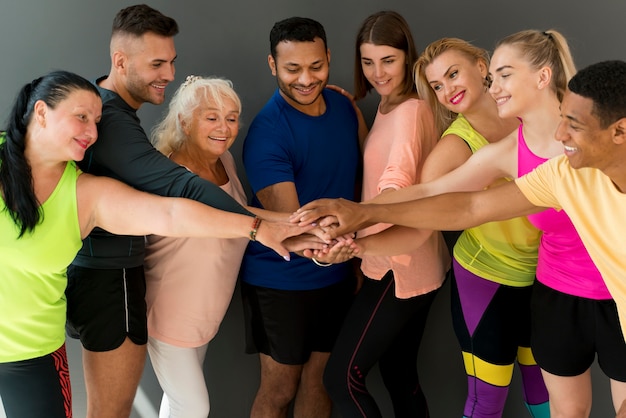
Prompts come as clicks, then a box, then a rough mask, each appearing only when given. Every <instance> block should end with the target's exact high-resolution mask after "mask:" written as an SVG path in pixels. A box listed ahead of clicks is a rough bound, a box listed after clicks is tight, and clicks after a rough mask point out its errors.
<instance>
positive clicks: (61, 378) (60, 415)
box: [0, 344, 72, 418]
mask: <svg viewBox="0 0 626 418" xmlns="http://www.w3.org/2000/svg"><path fill="white" fill-rule="evenodd" d="M0 396H2V403H3V404H4V410H5V412H6V415H7V418H33V417H46V418H71V417H72V389H71V385H70V374H69V369H68V367H67V353H66V351H65V344H63V345H62V346H61V347H60V348H59V349H58V350H56V351H55V352H53V353H51V354H48V355H46V356H43V357H37V358H34V359H29V360H22V361H14V362H10V363H0Z"/></svg>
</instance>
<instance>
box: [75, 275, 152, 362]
mask: <svg viewBox="0 0 626 418" xmlns="http://www.w3.org/2000/svg"><path fill="white" fill-rule="evenodd" d="M67 277H68V285H67V290H66V291H65V294H66V296H67V324H66V330H67V333H68V335H69V336H71V337H73V338H80V341H81V343H82V344H83V347H85V348H86V349H87V350H89V351H110V350H114V349H116V348H118V347H119V346H120V345H122V343H123V342H124V340H125V339H126V337H128V338H130V340H131V341H132V342H133V343H135V344H138V345H143V344H146V343H147V342H148V326H147V320H146V299H145V297H146V278H145V276H144V272H143V266H139V267H132V268H125V269H90V268H84V267H79V266H74V265H71V266H70V267H68V269H67Z"/></svg>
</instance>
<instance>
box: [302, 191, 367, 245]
mask: <svg viewBox="0 0 626 418" xmlns="http://www.w3.org/2000/svg"><path fill="white" fill-rule="evenodd" d="M365 208H366V205H363V204H360V203H355V202H352V201H349V200H346V199H319V200H314V201H312V202H309V203H307V204H306V205H304V206H302V207H301V208H300V209H298V210H297V211H296V212H295V213H294V214H293V215H291V218H290V220H291V222H294V223H298V224H299V225H300V226H304V225H307V224H311V223H316V224H317V225H319V227H320V228H321V229H322V230H323V231H324V232H325V233H326V234H328V236H330V237H332V238H336V237H338V236H341V235H345V234H351V233H353V232H354V231H358V230H359V229H363V228H364V227H366V226H369V225H371V222H370V221H369V220H368V218H367V216H366V210H365Z"/></svg>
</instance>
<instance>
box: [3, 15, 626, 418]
mask: <svg viewBox="0 0 626 418" xmlns="http://www.w3.org/2000/svg"><path fill="white" fill-rule="evenodd" d="M177 33H178V25H177V23H176V21H175V20H174V19H172V18H170V17H167V16H164V15H163V14H162V13H160V12H159V11H157V10H155V9H153V8H151V7H149V6H147V5H135V6H129V7H127V8H124V9H122V10H121V11H119V12H118V14H117V15H116V16H115V19H114V22H113V29H112V35H111V44H110V53H111V69H110V72H109V73H108V75H106V76H103V77H100V78H98V79H96V80H95V81H94V82H89V81H87V80H85V79H84V78H82V77H81V76H78V75H76V74H73V73H69V72H65V71H55V72H51V73H49V74H46V75H44V76H42V77H41V78H39V79H37V80H34V81H33V82H31V83H28V84H26V85H25V86H24V87H23V88H22V89H21V90H20V92H19V93H18V96H17V99H16V101H15V104H14V106H13V109H12V111H11V115H10V117H9V120H8V122H7V125H6V127H5V129H4V131H3V132H2V134H1V136H0V191H1V192H2V200H1V205H2V206H1V208H2V216H1V217H0V231H2V233H1V234H0V248H2V251H0V265H1V266H2V267H3V271H4V272H5V273H4V274H3V280H1V281H0V316H1V317H2V318H7V319H5V320H3V321H2V323H0V396H1V397H2V401H3V404H4V407H5V410H6V413H7V416H8V417H9V418H16V417H44V416H45V417H53V418H57V417H59V418H67V417H71V416H72V407H71V389H70V384H69V373H68V367H67V355H66V352H65V335H66V334H68V335H70V336H72V337H76V338H80V341H81V343H82V346H83V372H84V376H85V385H86V388H87V416H88V417H99V418H101V417H105V418H106V417H115V418H119V417H128V416H130V413H131V408H132V403H133V399H134V396H135V392H136V390H137V387H138V384H139V380H140V378H141V374H142V371H143V368H144V362H145V359H146V354H147V353H148V354H149V357H150V361H151V362H152V365H153V368H154V370H155V373H156V376H157V378H158V380H159V383H160V385H161V387H162V388H163V392H164V393H163V399H162V401H161V407H160V413H159V416H161V417H206V416H208V415H209V411H210V403H209V394H208V392H207V388H206V384H205V375H204V370H203V363H204V360H205V356H206V353H207V348H208V344H209V342H210V341H211V339H212V338H213V337H214V336H215V335H216V333H217V331H218V329H219V326H220V323H221V321H222V319H223V317H224V315H225V313H226V310H227V308H228V306H229V303H230V300H231V298H232V295H233V292H234V289H235V285H236V282H237V280H238V278H239V279H240V281H241V291H242V300H243V307H244V317H245V335H246V352H247V353H251V354H258V356H259V362H260V370H261V378H260V383H259V388H258V391H257V394H256V397H255V399H254V402H253V405H252V409H251V412H250V416H251V417H285V416H287V413H288V411H289V410H290V408H291V409H293V415H294V416H295V417H329V416H330V414H331V410H332V409H333V407H334V408H335V409H336V410H337V411H338V412H339V414H340V415H341V416H343V417H381V416H382V415H381V411H380V408H379V407H378V405H377V402H376V400H375V399H374V397H373V396H372V395H371V394H370V393H369V391H368V389H367V381H366V380H367V376H368V374H369V372H370V371H371V369H372V368H373V367H374V366H375V365H376V364H378V366H379V369H380V372H381V376H382V379H383V382H384V385H385V387H386V389H387V391H388V392H389V395H390V398H391V401H392V405H393V410H394V414H395V416H396V417H428V416H430V414H429V410H428V402H427V399H426V396H425V394H424V391H423V390H422V388H421V385H420V381H419V373H418V368H417V362H416V359H417V354H418V351H419V348H420V345H421V344H422V336H423V332H424V328H425V325H426V321H427V318H428V313H429V310H430V307H431V305H432V303H433V301H434V299H435V297H436V295H437V294H438V293H439V291H440V289H441V287H442V285H443V283H444V281H445V280H446V278H447V280H449V281H450V282H451V286H450V288H451V294H450V300H451V307H452V319H453V326H454V331H455V334H456V336H457V338H458V340H459V345H460V348H461V352H462V358H463V362H464V365H465V369H466V373H467V379H468V380H467V392H468V396H467V400H466V403H465V408H464V411H463V416H464V417H467V418H470V417H473V418H483V417H498V416H502V411H503V409H504V403H505V400H506V396H507V392H508V387H509V384H510V382H511V377H512V373H513V368H514V364H515V362H517V363H518V364H519V369H520V371H521V373H522V378H523V387H524V400H525V402H526V406H527V408H528V411H529V413H530V415H531V416H533V417H535V418H544V417H550V416H551V417H588V416H589V414H590V410H591V378H590V366H591V364H592V362H593V361H594V358H595V356H596V355H597V356H598V362H599V365H600V367H601V369H602V371H603V372H604V373H605V374H606V375H607V376H608V377H609V378H610V379H611V390H612V396H613V403H614V407H615V410H616V413H617V414H618V415H619V416H622V415H621V414H624V416H626V406H623V404H624V403H626V343H625V342H624V337H623V330H624V329H626V328H624V327H621V326H620V323H621V324H624V323H626V316H625V315H626V287H625V285H624V283H623V277H624V273H626V271H624V270H625V269H624V266H623V263H622V262H621V260H623V257H622V256H624V255H625V254H624V250H623V248H626V242H625V241H624V239H626V238H624V237H625V236H626V234H625V233H624V232H626V231H623V228H622V227H621V224H620V220H619V219H620V218H619V211H618V210H617V208H619V207H620V204H622V205H623V204H624V203H625V199H626V198H625V197H624V193H625V192H624V190H626V170H625V169H624V166H623V161H625V160H624V158H625V157H626V148H624V147H626V63H624V62H621V61H611V62H603V63H599V64H595V65H592V66H589V67H587V68H585V69H583V70H581V71H579V72H576V70H575V67H574V60H573V58H572V56H571V53H570V51H569V47H568V45H567V41H566V40H565V38H564V37H563V36H562V35H561V34H560V33H559V32H557V31H554V30H548V31H545V32H542V31H538V30H525V31H521V32H518V33H515V34H512V35H510V36H507V37H505V38H503V39H502V40H500V41H499V42H498V43H497V44H496V47H495V50H494V51H493V54H492V57H491V59H490V57H489V53H488V52H487V51H486V50H484V49H482V48H479V47H477V46H475V45H472V44H471V43H469V42H467V41H464V40H461V39H457V38H442V39H439V40H436V41H434V42H432V43H431V44H430V45H428V46H427V47H426V49H425V50H424V51H423V52H422V53H421V54H418V51H417V49H416V47H415V42H414V39H413V37H412V35H411V31H410V29H409V25H408V23H407V22H406V20H405V19H404V18H403V17H402V16H401V15H400V14H398V13H396V12H393V11H382V12H378V13H375V14H372V15H371V16H368V17H367V18H366V19H365V20H364V21H363V22H362V24H361V26H360V28H359V30H358V32H357V36H356V42H355V65H354V91H353V93H350V92H349V91H347V90H346V89H345V88H341V87H339V86H332V85H328V81H329V64H330V51H329V48H328V45H327V39H326V34H325V31H324V28H323V26H322V25H321V24H320V23H319V22H317V21H315V20H312V19H308V18H301V17H293V18H288V19H284V20H281V21H279V22H277V23H276V24H275V25H274V26H273V28H272V30H271V32H270V54H269V56H268V64H269V69H270V71H271V74H272V75H273V76H274V77H275V79H276V82H277V84H278V88H277V90H276V92H275V93H274V95H273V96H272V97H271V98H270V100H269V101H268V102H267V104H266V105H265V106H264V107H263V109H262V110H261V111H260V112H259V113H258V114H257V115H256V117H255V118H254V120H253V121H252V123H251V124H250V127H249V129H248V133H247V136H246V138H245V140H244V144H243V164H244V167H245V170H246V173H247V177H248V179H249V183H250V186H251V189H252V192H253V196H252V203H251V204H250V205H248V203H247V202H248V199H247V197H246V194H245V193H244V189H243V187H242V184H241V182H240V180H239V179H238V176H237V170H236V164H235V159H234V158H233V156H232V155H231V154H230V152H229V148H230V147H231V145H232V144H233V142H234V141H235V139H236V138H237V135H238V132H239V128H240V115H241V112H242V103H241V100H240V98H239V97H238V95H237V93H236V92H235V90H234V88H233V84H232V83H231V82H230V81H229V80H227V79H223V78H218V77H203V76H188V77H187V78H186V79H185V80H184V82H182V83H181V84H180V86H179V87H178V89H177V90H176V92H175V93H174V95H173V97H172V98H171V100H170V102H169V107H168V111H167V113H166V116H165V117H164V119H163V120H162V121H161V122H160V123H159V124H158V125H157V126H156V127H155V128H154V129H153V131H152V135H151V137H149V135H148V134H147V133H146V132H145V131H144V129H143V128H142V127H141V124H140V120H139V118H138V116H137V110H138V109H139V108H140V107H141V106H142V105H143V104H144V103H152V104H157V105H158V104H161V103H163V102H164V101H165V88H166V86H167V85H168V84H169V83H171V82H172V81H173V80H174V61H175V59H176V49H175V45H174V37H175V35H176V34H177ZM370 92H375V93H376V94H377V95H378V96H379V99H380V101H379V104H378V108H377V112H376V115H375V118H374V120H373V121H372V122H371V123H368V122H367V121H365V119H364V117H363V114H362V113H361V111H360V109H359V107H358V104H357V102H358V100H360V99H362V98H364V97H365V96H367V95H368V94H369V93H370ZM555 139H556V140H555ZM328 150H332V152H328ZM451 192H464V193H451ZM435 195H439V196H435ZM359 201H361V202H362V203H356V202H359ZM551 208H554V209H551ZM555 209H556V210H555ZM61 221H63V222H61ZM440 231H462V232H460V234H456V235H449V234H448V233H447V232H446V233H442V232H440ZM355 234H356V235H355ZM457 236H458V238H457ZM447 243H448V244H449V245H450V247H451V249H450V250H449V248H448V246H447V245H446V244H447ZM620 244H621V245H620ZM620 318H621V321H620Z"/></svg>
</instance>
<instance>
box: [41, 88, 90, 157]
mask: <svg viewBox="0 0 626 418" xmlns="http://www.w3.org/2000/svg"><path fill="white" fill-rule="evenodd" d="M101 115H102V100H101V99H100V97H98V96H97V95H96V94H94V93H93V92H92V91H87V90H74V91H72V92H71V93H69V94H68V96H67V97H66V98H65V99H64V100H62V101H60V102H59V103H58V104H57V105H56V107H55V108H54V109H53V108H51V107H49V106H48V105H46V104H45V103H44V102H43V101H41V100H40V101H38V102H37V103H35V109H34V115H33V117H34V118H35V119H36V121H37V124H38V126H39V127H40V128H39V129H38V130H37V132H41V133H44V134H45V135H32V136H31V139H32V141H33V142H32V143H31V144H30V146H32V147H37V148H38V150H39V151H40V152H42V153H44V154H45V155H46V157H48V158H51V159H54V160H56V161H70V160H74V161H81V160H82V159H83V158H84V157H85V151H86V150H87V148H89V147H90V146H91V145H93V143H94V142H96V139H97V138H98V130H97V127H96V124H97V123H98V122H99V121H100V117H101Z"/></svg>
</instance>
